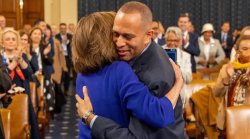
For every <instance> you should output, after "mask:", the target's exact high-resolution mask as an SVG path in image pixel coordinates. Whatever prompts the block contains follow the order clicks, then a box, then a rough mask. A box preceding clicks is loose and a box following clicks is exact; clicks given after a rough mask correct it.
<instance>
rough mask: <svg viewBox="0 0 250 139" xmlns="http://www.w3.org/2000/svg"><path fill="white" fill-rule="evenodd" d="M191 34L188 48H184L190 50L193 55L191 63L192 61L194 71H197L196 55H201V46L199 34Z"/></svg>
mask: <svg viewBox="0 0 250 139" xmlns="http://www.w3.org/2000/svg"><path fill="white" fill-rule="evenodd" d="M188 34H189V45H188V47H187V48H183V50H184V51H186V52H188V53H189V54H190V55H191V63H192V72H193V73H195V72H196V62H195V59H194V57H195V56H199V55H200V48H199V45H198V35H196V34H194V33H190V32H189V33H188Z"/></svg>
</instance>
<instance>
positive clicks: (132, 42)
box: [87, 2, 187, 139]
mask: <svg viewBox="0 0 250 139" xmlns="http://www.w3.org/2000/svg"><path fill="white" fill-rule="evenodd" d="M151 23H152V13H151V11H150V9H149V8H148V7H147V6H146V5H145V4H142V3H140V2H128V3H126V4H124V5H123V6H122V7H121V8H120V9H119V11H118V12H117V15H116V17H115V21H114V26H113V41H114V43H115V44H116V48H117V52H118V55H119V57H120V59H121V60H124V61H127V62H128V63H129V64H130V65H131V66H132V69H133V70H134V71H135V73H136V74H137V76H138V77H139V79H140V80H141V81H142V82H144V83H145V84H146V85H147V86H148V87H149V89H150V91H151V92H153V95H155V96H157V97H163V96H164V95H165V92H167V91H169V90H170V89H171V87H172V86H173V84H174V82H175V77H174V71H173V68H172V65H171V64H170V61H169V57H168V56H167V54H166V52H165V51H164V50H163V49H162V48H161V47H160V46H159V45H157V44H156V43H155V42H154V41H153V40H152V39H151V38H152V35H153V31H152V28H151ZM182 111H183V110H182V101H181V99H180V96H179V98H178V101H177V104H176V107H175V109H174V112H175V123H174V124H173V125H171V126H168V127H165V128H161V129H157V128H154V127H151V126H150V125H147V124H145V123H143V122H141V121H139V120H138V119H136V118H135V117H133V116H130V123H129V128H122V127H121V126H119V125H118V124H116V123H114V122H113V121H111V120H109V119H106V118H104V117H100V116H94V115H93V114H91V115H90V118H87V120H90V121H91V122H90V125H91V128H92V129H91V135H92V138H96V139H105V138H106V139H128V138H129V139H132V138H138V139H142V138H149V139H166V138H174V139H178V138H179V139H186V138H187V136H186V134H185V131H184V124H185V123H184V120H183V117H182V115H183V113H182ZM152 116H157V115H152Z"/></svg>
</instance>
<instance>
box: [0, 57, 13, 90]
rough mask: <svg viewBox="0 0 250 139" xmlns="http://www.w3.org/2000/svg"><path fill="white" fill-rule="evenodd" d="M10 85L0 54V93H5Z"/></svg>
mask: <svg viewBox="0 0 250 139" xmlns="http://www.w3.org/2000/svg"><path fill="white" fill-rule="evenodd" d="M11 85H12V81H11V78H10V76H9V73H8V70H7V68H6V66H5V64H4V62H3V58H2V56H1V55H0V93H6V92H7V91H8V90H9V89H10V87H11Z"/></svg>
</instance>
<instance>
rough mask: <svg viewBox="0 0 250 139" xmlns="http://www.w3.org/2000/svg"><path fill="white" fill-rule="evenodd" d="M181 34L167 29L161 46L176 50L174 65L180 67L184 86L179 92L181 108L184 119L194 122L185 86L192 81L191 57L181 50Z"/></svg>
mask: <svg viewBox="0 0 250 139" xmlns="http://www.w3.org/2000/svg"><path fill="white" fill-rule="evenodd" d="M182 38H183V37H182V32H181V30H180V29H179V28H178V27H169V28H168V29H167V31H166V33H165V42H166V45H164V46H162V47H163V48H164V49H173V48H174V49H176V51H177V61H176V63H177V64H178V65H179V66H180V69H181V73H182V77H183V80H184V83H185V84H184V86H183V88H182V90H181V93H180V95H181V98H182V101H183V107H184V109H185V112H186V116H187V117H186V118H187V119H189V120H190V121H194V120H195V118H194V116H193V115H192V113H191V107H190V105H189V98H190V97H191V95H192V93H191V92H187V91H186V89H185V88H186V84H189V83H190V82H191V81H192V64H191V58H190V57H191V56H190V54H189V53H187V52H185V51H183V50H182Z"/></svg>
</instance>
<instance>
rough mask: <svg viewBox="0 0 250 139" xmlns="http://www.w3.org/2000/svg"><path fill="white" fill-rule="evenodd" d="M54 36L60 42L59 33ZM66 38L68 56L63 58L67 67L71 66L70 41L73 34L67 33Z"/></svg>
mask: <svg viewBox="0 0 250 139" xmlns="http://www.w3.org/2000/svg"><path fill="white" fill-rule="evenodd" d="M55 38H56V39H58V40H59V41H60V43H62V37H61V34H60V33H58V34H56V36H55ZM67 38H68V40H69V43H68V44H67V51H68V56H67V57H66V59H65V60H66V64H67V67H68V68H69V67H72V66H73V63H72V53H71V42H72V38H73V36H72V35H71V34H69V33H67Z"/></svg>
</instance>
